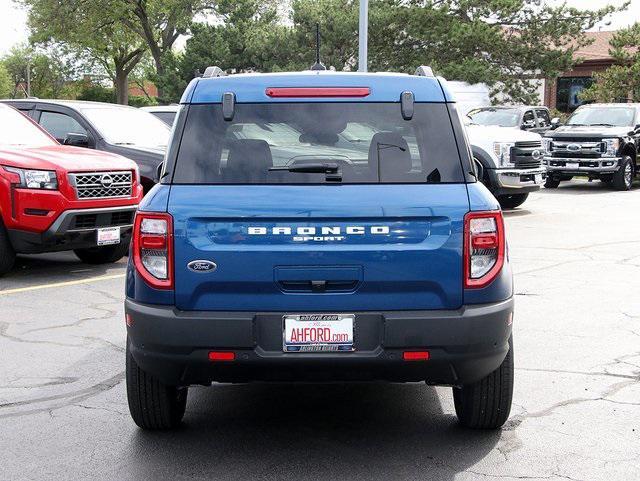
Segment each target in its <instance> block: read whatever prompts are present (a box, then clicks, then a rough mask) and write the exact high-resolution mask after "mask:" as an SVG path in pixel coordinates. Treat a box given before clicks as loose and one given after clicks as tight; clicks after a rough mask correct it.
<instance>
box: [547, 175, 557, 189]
mask: <svg viewBox="0 0 640 481" xmlns="http://www.w3.org/2000/svg"><path fill="white" fill-rule="evenodd" d="M559 185H560V179H554V178H553V177H547V180H545V182H544V186H545V188H546V189H557V188H558V186H559Z"/></svg>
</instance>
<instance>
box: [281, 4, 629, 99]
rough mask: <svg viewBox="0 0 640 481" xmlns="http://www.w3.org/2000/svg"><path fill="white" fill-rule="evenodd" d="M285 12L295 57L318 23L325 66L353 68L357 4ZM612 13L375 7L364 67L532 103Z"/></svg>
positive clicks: (521, 7) (523, 7) (516, 7)
mask: <svg viewBox="0 0 640 481" xmlns="http://www.w3.org/2000/svg"><path fill="white" fill-rule="evenodd" d="M627 5H628V4H627ZM625 7H626V5H625ZM292 8H293V14H292V18H293V21H294V26H295V29H296V31H297V33H298V45H297V47H298V49H299V52H300V53H302V52H304V51H305V50H306V51H309V50H310V49H311V46H312V43H311V41H310V39H311V38H312V37H311V32H312V31H313V25H314V24H315V23H316V22H319V23H320V25H321V32H322V38H323V45H322V52H323V60H324V61H325V63H326V64H327V65H334V66H335V67H336V69H338V70H342V69H347V70H352V69H354V68H355V67H356V66H357V49H358V21H357V15H358V1H357V0H295V1H294V2H293V4H292ZM614 10H615V9H614V8H613V7H606V8H602V9H599V10H596V11H588V10H580V9H576V8H570V7H567V6H566V5H565V4H562V5H560V6H557V7H552V6H548V5H547V4H544V3H543V4H542V5H541V2H540V1H539V0H378V1H374V2H371V5H370V12H369V67H370V69H371V70H380V71H387V70H395V71H401V72H408V73H413V72H414V71H415V69H416V67H417V66H418V65H430V66H432V67H433V68H434V70H435V71H436V73H438V74H439V75H443V76H444V77H446V78H448V79H450V80H462V81H467V82H469V83H477V82H484V83H486V84H488V85H490V86H492V87H494V94H497V93H498V92H499V93H500V94H501V95H502V96H503V97H506V98H507V99H508V100H513V101H519V102H538V101H539V99H537V98H535V97H536V89H537V86H536V85H535V82H532V80H534V79H535V78H537V77H543V76H544V77H554V76H556V75H557V74H558V73H559V72H562V71H565V70H569V69H570V67H571V66H572V64H573V62H574V60H573V54H574V53H575V51H576V50H577V49H578V48H580V47H582V46H584V45H586V44H587V43H588V40H587V39H586V37H585V36H584V34H583V32H584V30H586V29H588V28H591V27H593V26H594V25H595V24H596V23H597V22H598V21H600V20H602V19H603V18H604V17H605V16H606V15H608V14H609V13H611V12H613V11H614Z"/></svg>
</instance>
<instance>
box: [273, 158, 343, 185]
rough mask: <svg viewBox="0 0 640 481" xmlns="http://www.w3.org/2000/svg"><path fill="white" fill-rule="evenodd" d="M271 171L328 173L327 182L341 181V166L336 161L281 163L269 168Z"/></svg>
mask: <svg viewBox="0 0 640 481" xmlns="http://www.w3.org/2000/svg"><path fill="white" fill-rule="evenodd" d="M269 170H270V171H286V172H300V173H304V174H326V179H325V180H326V181H327V182H341V181H342V174H341V173H340V167H339V166H338V164H336V163H335V162H330V163H320V162H314V163H308V164H293V165H281V166H274V167H270V168H269Z"/></svg>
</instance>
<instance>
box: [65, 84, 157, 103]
mask: <svg viewBox="0 0 640 481" xmlns="http://www.w3.org/2000/svg"><path fill="white" fill-rule="evenodd" d="M76 98H77V100H90V101H93V102H108V103H112V104H114V103H116V91H115V90H114V89H113V88H108V87H104V86H103V85H99V84H93V83H89V84H86V83H85V84H84V85H83V86H82V88H81V90H80V92H79V93H78V96H77V97H76ZM128 103H129V105H131V106H133V107H145V106H147V105H153V103H154V102H153V101H152V100H149V99H148V98H147V97H144V96H140V95H129V102H128Z"/></svg>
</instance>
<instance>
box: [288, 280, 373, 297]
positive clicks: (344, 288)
mask: <svg viewBox="0 0 640 481" xmlns="http://www.w3.org/2000/svg"><path fill="white" fill-rule="evenodd" d="M359 282H360V281H357V280H351V281H349V280H339V281H327V280H312V281H279V282H278V284H279V285H280V289H282V290H283V291H285V292H312V293H316V294H322V293H325V292H350V291H353V290H355V289H356V287H358V283H359Z"/></svg>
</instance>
